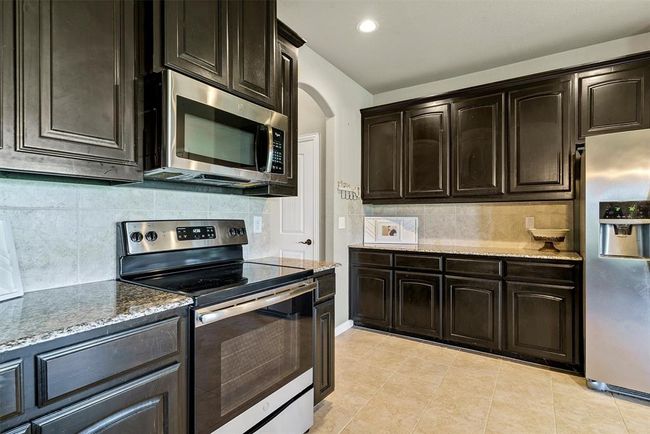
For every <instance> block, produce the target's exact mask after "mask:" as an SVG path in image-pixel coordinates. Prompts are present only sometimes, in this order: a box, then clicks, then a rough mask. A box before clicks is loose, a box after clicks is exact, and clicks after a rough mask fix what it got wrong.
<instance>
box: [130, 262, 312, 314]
mask: <svg viewBox="0 0 650 434" xmlns="http://www.w3.org/2000/svg"><path fill="white" fill-rule="evenodd" d="M311 274H313V273H312V271H311V270H302V269H299V268H290V267H280V266H277V265H265V264H257V263H249V262H239V263H235V264H227V265H219V266H209V267H202V268H192V269H185V270H182V271H175V272H167V273H160V274H155V275H146V276H140V277H133V278H131V279H129V281H130V282H133V283H135V284H138V285H143V286H148V287H151V288H156V289H161V290H164V291H170V292H174V293H178V294H183V295H187V296H190V297H194V298H195V303H196V304H197V305H203V304H207V303H216V302H220V301H225V300H229V299H232V298H235V297H241V296H242V295H246V294H250V293H253V292H257V291H261V290H264V289H269V288H273V287H275V286H279V285H283V284H286V283H289V282H293V281H296V280H300V279H304V278H306V277H308V276H310V275H311ZM199 299H200V301H199Z"/></svg>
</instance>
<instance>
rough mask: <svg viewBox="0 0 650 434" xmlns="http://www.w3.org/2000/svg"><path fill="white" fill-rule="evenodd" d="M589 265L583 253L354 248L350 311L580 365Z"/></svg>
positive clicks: (447, 338)
mask: <svg viewBox="0 0 650 434" xmlns="http://www.w3.org/2000/svg"><path fill="white" fill-rule="evenodd" d="M366 264H372V265H368V266H366ZM581 270H582V267H581V263H580V262H579V261H564V260H562V261H559V260H540V259H527V258H509V257H508V258H506V257H499V256H494V257H470V256H468V255H453V254H448V255H447V254H441V253H439V254H432V253H426V254H423V253H422V252H405V251H403V250H394V251H391V250H387V249H381V250H380V249H376V250H373V249H366V248H363V249H361V248H356V249H355V248H352V249H350V317H351V319H352V320H354V322H355V324H357V325H360V326H362V327H369V328H375V329H379V330H384V331H389V332H397V333H400V334H405V335H410V336H414V337H421V338H424V339H430V340H435V341H442V342H445V343H448V344H452V345H459V346H466V347H470V348H473V349H477V350H486V351H489V352H491V353H497V354H503V355H506V356H509V357H515V358H520V359H524V360H529V361H533V362H537V363H543V364H547V365H553V366H555V367H560V368H564V369H569V370H572V371H580V370H581V369H582V360H583V356H582V296H581V289H580V288H581V278H580V276H581V275H582V271H581ZM448 273H449V274H448Z"/></svg>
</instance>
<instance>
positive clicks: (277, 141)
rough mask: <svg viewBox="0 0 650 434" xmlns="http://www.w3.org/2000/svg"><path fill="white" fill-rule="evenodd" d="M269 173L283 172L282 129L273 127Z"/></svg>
mask: <svg viewBox="0 0 650 434" xmlns="http://www.w3.org/2000/svg"><path fill="white" fill-rule="evenodd" d="M272 159H273V160H272V161H271V173H284V131H282V130H276V129H275V128H273V155H272Z"/></svg>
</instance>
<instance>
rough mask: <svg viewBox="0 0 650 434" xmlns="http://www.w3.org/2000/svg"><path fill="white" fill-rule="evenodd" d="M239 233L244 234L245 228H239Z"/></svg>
mask: <svg viewBox="0 0 650 434" xmlns="http://www.w3.org/2000/svg"><path fill="white" fill-rule="evenodd" d="M237 235H240V236H241V235H244V228H237Z"/></svg>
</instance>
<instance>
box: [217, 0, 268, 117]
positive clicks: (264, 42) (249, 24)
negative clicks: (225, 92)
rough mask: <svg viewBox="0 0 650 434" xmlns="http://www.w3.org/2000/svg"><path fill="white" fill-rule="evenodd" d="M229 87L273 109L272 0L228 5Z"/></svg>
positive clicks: (240, 1) (253, 0)
mask: <svg viewBox="0 0 650 434" xmlns="http://www.w3.org/2000/svg"><path fill="white" fill-rule="evenodd" d="M228 14H229V18H228V21H229V27H230V33H229V37H230V67H231V68H232V77H231V83H230V87H231V88H232V90H233V91H235V92H238V93H240V94H242V95H244V96H247V97H248V98H250V99H253V100H255V101H256V102H258V103H261V104H264V105H266V106H269V107H272V108H273V107H275V105H276V102H277V101H276V97H275V91H276V86H277V84H276V81H275V74H276V41H277V37H276V3H275V0H265V1H257V0H238V1H230V2H228Z"/></svg>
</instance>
